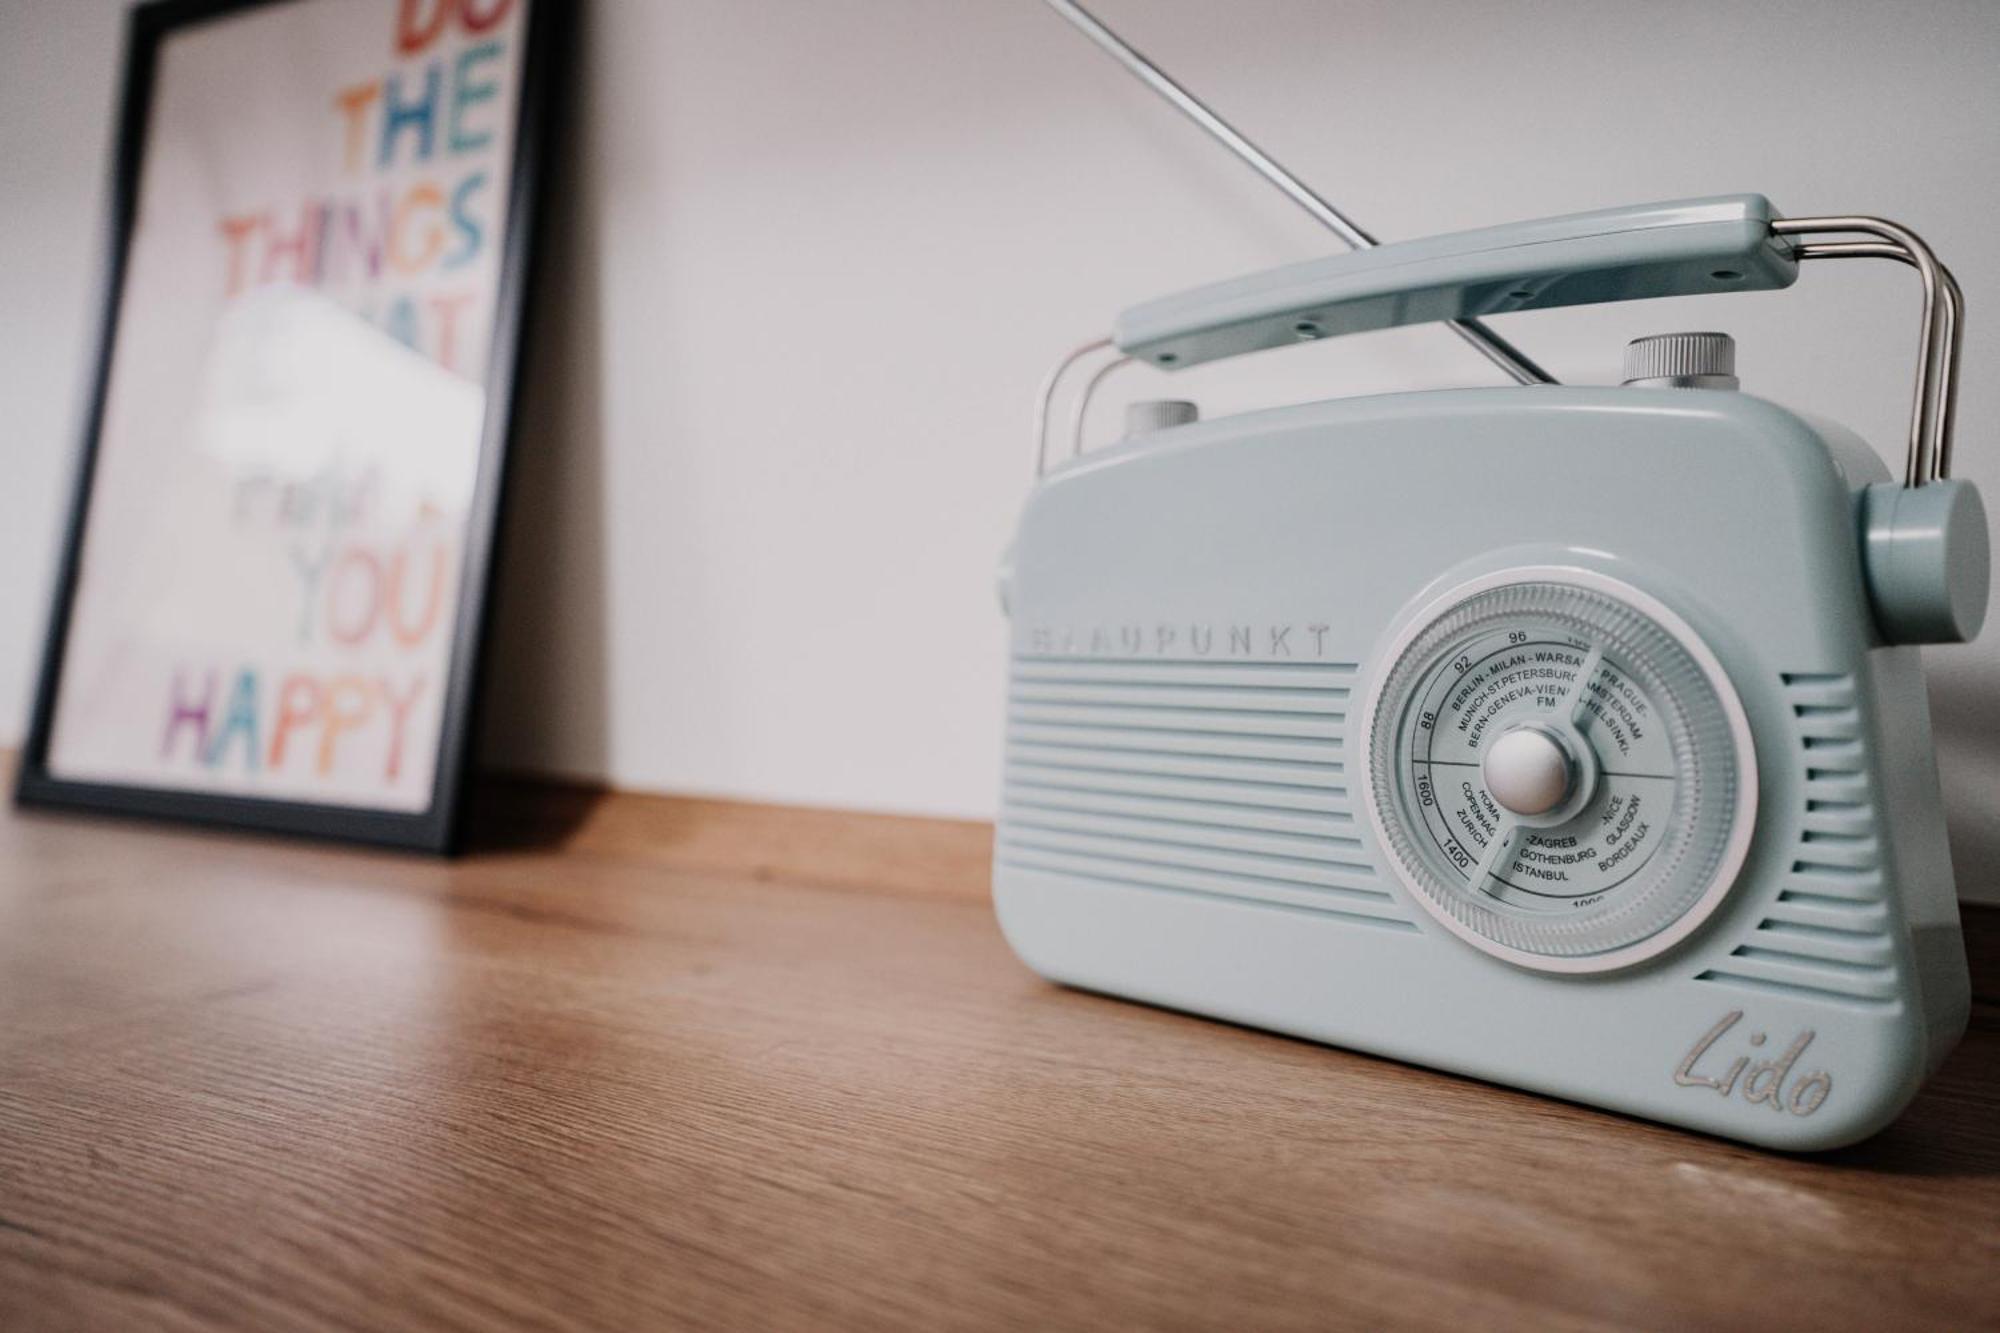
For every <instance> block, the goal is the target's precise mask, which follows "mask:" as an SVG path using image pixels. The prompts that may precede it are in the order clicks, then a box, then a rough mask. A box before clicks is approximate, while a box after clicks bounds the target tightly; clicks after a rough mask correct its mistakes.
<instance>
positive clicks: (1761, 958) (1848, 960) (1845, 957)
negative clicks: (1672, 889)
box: [1699, 675, 1896, 1005]
mask: <svg viewBox="0 0 2000 1333" xmlns="http://www.w3.org/2000/svg"><path fill="white" fill-rule="evenodd" d="M1783 680H1784V683H1785V692H1786V695H1787V697H1788V699H1789V701H1790V703H1791V708H1792V718H1793V721H1794V723H1795V725H1796V727H1797V734H1798V741H1799V745H1798V751H1797V753H1796V755H1795V756H1794V762H1796V763H1798V764H1799V766H1800V767H1801V769H1802V770H1803V772H1804V774H1805V798H1806V808H1805V811H1804V817H1803V822H1802V824H1801V827H1800V834H1799V839H1798V842H1797V843H1796V844H1795V845H1794V846H1793V848H1792V862H1791V866H1790V868H1789V870H1788V871H1787V873H1786V875H1785V878H1784V881H1783V883H1782V885H1781V886H1780V888H1779V891H1778V900H1777V902H1775V903H1774V904H1772V906H1771V908H1770V910H1769V911H1768V912H1766V913H1765V916H1764V919H1763V920H1762V921H1761V922H1760V923H1759V924H1758V926H1757V928H1756V929H1755V930H1753V931H1751V932H1750V934H1749V936H1748V937H1747V938H1746V939H1745V940H1744V941H1743V943H1741V944H1739V945H1738V946H1737V947H1736V948H1735V949H1734V950H1733V951H1732V952H1731V953H1730V955H1729V958H1728V960H1727V962H1725V963H1724V964H1722V965H1720V966H1717V967H1712V968H1710V969H1708V970H1707V971H1705V972H1703V973H1702V974H1701V975H1700V978H1699V979H1700V980H1703V981H1718V982H1724V983H1727V984H1730V985H1735V986H1748V987H1751V988H1754V989H1761V990H1770V991H1778V992H1783V993H1788V994H1793V995H1798V996H1802V997H1805V998H1810V999H1816V1000H1827V999H1833V1000H1848V1001H1855V1002H1859V1003H1863V1004H1870V1005H1874V1004H1890V1003H1893V1002H1894V998H1895V994H1896V990H1895V979H1894V973H1893V971H1892V970H1891V947H1892V946H1891V943H1890V938H1889V929H1888V908H1887V906H1886V898H1887V886H1886V885H1885V883H1884V881H1883V869H1882V843H1881V832H1882V831H1881V826H1880V817H1879V812H1878V811H1877V809H1876V805H1875V799H1874V794H1873V791H1872V788H1871V784H1870V783H1869V781H1868V750H1867V741H1866V739H1865V737H1864V735H1863V732H1862V728H1861V710H1860V709H1859V708H1858V707H1857V706H1856V703H1855V689H1856V686H1855V682H1854V678H1853V677H1852V676H1834V675H1787V676H1785V677H1783Z"/></svg>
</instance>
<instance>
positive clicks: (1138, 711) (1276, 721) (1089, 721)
mask: <svg viewBox="0 0 2000 1333" xmlns="http://www.w3.org/2000/svg"><path fill="white" fill-rule="evenodd" d="M1008 717H1009V718H1010V720H1013V721H1016V722H1044V723H1063V724H1066V725H1073V726H1083V727H1103V728H1106V729H1108V730H1112V731H1146V732H1152V733H1155V734H1159V735H1167V736H1175V735H1180V736H1186V735H1202V734H1214V733H1218V732H1219V733H1222V734H1224V735H1230V736H1300V737H1308V738H1311V739H1314V740H1323V741H1332V742H1335V743H1338V742H1339V740H1340V727H1341V722H1342V719H1341V718H1340V717H1338V716H1320V715H1315V714H1294V713H1260V712H1255V711H1251V710H1247V709H1244V710H1235V709H1219V708H1218V709H1210V708H1145V707H1140V706H1137V705H1127V704H1045V703H1033V702H1026V703H1016V704H1014V706H1013V708H1012V709H1011V710H1010V711H1009V713H1008Z"/></svg>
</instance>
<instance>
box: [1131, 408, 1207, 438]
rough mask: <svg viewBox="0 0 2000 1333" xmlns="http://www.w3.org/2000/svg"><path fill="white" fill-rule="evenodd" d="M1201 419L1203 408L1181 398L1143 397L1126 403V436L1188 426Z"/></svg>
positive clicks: (1135, 436)
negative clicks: (1134, 401)
mask: <svg viewBox="0 0 2000 1333" xmlns="http://www.w3.org/2000/svg"><path fill="white" fill-rule="evenodd" d="M1200 419H1201V409H1200V408H1198V407H1196V406H1195V405H1194V404H1193V403H1190V402H1188V401H1186V400H1185V399H1181V398H1142V399H1140V400H1139V401H1138V402H1136V403H1127V404H1126V405H1125V438H1126V439H1128V440H1130V439H1136V438H1137V437H1139V436H1141V435H1151V434H1152V433H1153V432H1154V431H1156V430H1169V429H1171V428H1173V427H1175V426H1188V425H1192V424H1194V423H1195V422H1196V421H1198V420H1200Z"/></svg>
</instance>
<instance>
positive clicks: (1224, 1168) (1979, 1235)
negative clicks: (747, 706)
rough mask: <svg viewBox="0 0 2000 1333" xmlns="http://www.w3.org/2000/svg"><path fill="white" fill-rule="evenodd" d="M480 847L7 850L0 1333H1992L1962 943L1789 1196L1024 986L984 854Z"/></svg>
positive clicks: (1479, 1098)
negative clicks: (1948, 1007) (1864, 1117)
mask: <svg viewBox="0 0 2000 1333" xmlns="http://www.w3.org/2000/svg"><path fill="white" fill-rule="evenodd" d="M484 808H485V809H486V811H487V816H486V817H487V820H488V822H489V826H491V827H493V828H495V829H497V830H499V831H500V832H501V833H502V834H503V835H504V836H503V837H502V839H501V840H500V841H499V842H498V843H497V844H496V845H493V846H490V847H489V848H488V849H487V850H485V851H482V852H479V853H477V854H475V855H473V856H471V857H469V858H467V859H465V860H463V861H461V862H459V863H456V864H442V863H435V862H426V861H417V860H409V859H402V858H398V857H395V856H390V855H384V854H375V853H367V852H345V851H334V850H325V849H318V848H312V847H306V846H300V845H293V844H285V843H277V842H267V841H258V840H252V839H232V838H221V837H215V836H210V835H203V834H197V833H189V832H180V831H173V830H162V829H155V828H145V827H139V826H128V825H120V824H111V823H98V822H86V821H84V820H82V819H77V818H70V817H61V816H51V815H35V816H23V815H8V816H6V817H4V818H3V819H0V1015H4V1016H5V1022H4V1024H0V1327H4V1328H8V1329H14V1328H20V1329H36V1330H41V1329H60V1328H169V1329H173V1328H196V1327H218V1326H220V1327H235V1328H246V1329H247V1328H255V1329H275V1328H293V1327H298V1328H352V1329H373V1328H384V1327H404V1326H426V1327H445V1328H479V1327H495V1326H518V1327H538V1328H539V1327H548V1328H572V1327H600V1328H630V1327H649V1326H672V1327H686V1328H749V1329H793V1328H819V1327H825V1328H856V1329H864V1328H865V1329H877V1328H885V1327H923V1328H958V1327H965V1328H980V1327H1012V1328H1020V1327H1089V1328H1124V1327H1146V1328H1230V1329H1239V1328H1252V1327H1266V1328H1344V1327H1352V1328H1383V1327H1413V1328H1451V1329H1455V1330H1464V1329H1474V1328H1477V1329H1489V1328H1532V1329H1582V1328H1646V1327H1652V1328H1689V1327H1756V1328H1759V1329H1766V1330H1769V1329H1788V1328H1806V1327H1810V1328H1814V1329H1818V1330H1829V1329H1843V1328H1857V1329H1883V1328H1899V1329H1900V1328H1917V1327H1937V1328H1967V1327H1977V1326H1980V1325H1982V1324H1983V1325H1987V1326H1992V1325H1994V1324H1995V1322H1996V1319H2000V1004H1996V1003H1995V1000H1996V994H1995V988H1994V980H1995V975H1996V972H1995V966H1994V964H1995V963H1996V961H2000V949H1996V944H1997V943H2000V929H1996V922H1995V917H1996V916H2000V914H1996V913H1994V912H1992V911H1990V910H1985V911H1979V912H1976V913H1975V914H1974V916H1973V918H1972V921H1971V925H1972V926H1973V927H1974V938H1975V941H1976V942H1977V951H1978V958H1977V961H1976V964H1975V966H1976V968H1977V972H1976V975H1977V976H1978V977H1979V989H1980V994H1981V1000H1980V1002H1979V1005H1978V1007H1977V1014H1976V1017H1975V1020H1974V1029H1973V1031H1972V1032H1971V1034H1970V1035H1969V1036H1968V1038H1967V1039H1966V1042H1965V1044H1964V1045H1963V1046H1962V1047H1961V1048H1960V1050H1959V1051H1958V1052H1957V1054H1956V1055H1955V1056H1954V1058H1953V1059H1952V1061H1951V1062H1950V1063H1949V1064H1948V1065H1947V1067H1946V1068H1945V1070H1944V1071H1943V1073H1942V1074H1941V1075H1940V1077H1939V1078H1938V1079H1937V1080H1935V1082H1934V1083H1933V1084H1932V1086H1931V1087H1930V1088H1929V1089H1928V1090H1927V1091H1926V1092H1925V1093H1924V1095H1923V1096H1922V1098H1921V1099H1920V1100H1919V1101H1918V1103H1917V1104H1916V1106H1915V1107H1914V1108H1913V1109H1912V1110H1911V1111H1910V1113H1909V1114H1908V1115H1907V1116H1906V1117H1905V1118H1904V1119H1903V1120H1902V1121H1901V1122H1899V1123H1898V1124H1897V1125H1896V1126H1894V1127H1893V1128H1892V1129H1891V1130H1890V1131H1888V1132H1887V1133H1885V1134H1884V1135H1882V1136H1880V1137H1878V1138H1877V1139H1875V1140H1874V1141H1872V1142H1870V1143H1868V1144H1865V1145H1862V1146H1860V1147H1858V1148H1855V1149H1850V1150H1847V1151H1844V1152H1840V1153H1835V1154H1830V1155H1826V1156H1823V1157H1818V1158H1814V1159H1808V1160H1796V1159H1786V1158H1781V1157H1775V1156H1772V1155H1768V1154H1765V1153H1761V1152H1758V1151H1755V1150H1753V1149H1749V1148H1744V1147H1738V1146H1735V1145H1732V1144H1728V1143H1723V1142H1720V1141H1716V1140H1711V1139H1705V1138H1701V1137H1697V1136H1693V1135H1689V1134H1685V1133H1680V1132H1676V1131H1673V1130H1668V1129H1664V1128H1660V1127H1656V1126H1652V1125H1647V1124H1644V1123H1640V1122H1637V1121H1631V1120H1626V1119H1621V1118H1619V1117H1616V1116H1610V1115H1605V1114H1601V1113H1598V1112H1594V1111H1590V1110H1585V1109H1582V1108H1578V1107H1573V1106H1568V1105H1564V1104H1560V1103H1556V1102H1551V1101H1547V1100H1543V1099H1540V1098H1536V1097H1532V1096H1528V1095H1526V1094H1520V1093H1515V1092H1511V1091H1508V1090H1506V1089H1502V1088H1496V1087H1492V1086H1488V1085H1485V1084H1481V1083H1476V1082H1472V1081H1469V1080H1465V1079H1460V1078H1453V1077H1450V1076H1447V1075H1442V1074H1436V1073H1431V1072H1427V1071H1424V1070H1420V1069H1413V1068H1407V1067H1404V1066H1401V1065H1397V1064H1394V1063H1391V1062H1388V1061H1384V1060H1377V1059H1371V1058H1368V1057H1365V1056H1359V1055H1353V1054H1349V1053H1345V1052H1340V1051H1333V1050H1327V1049H1323V1048H1320V1047H1315V1046H1311V1045H1307V1044H1305V1043H1301V1042H1295V1041H1289V1040H1286V1039H1283V1038H1279V1037H1274V1036H1269V1035H1266V1034H1262V1033H1257V1032H1251V1031H1246V1030H1242V1029H1237V1028H1232V1027H1228V1026H1225V1025H1222V1024H1218V1023H1212V1022H1206V1021H1202V1020H1197V1019H1192V1018H1187V1017H1182V1016H1177V1015H1174V1014H1169V1013H1164V1012H1160V1011H1157V1010H1152V1009H1147V1008H1143V1007H1140V1006H1137V1005H1132V1004H1125V1003H1121V1002H1118V1001H1114V1000H1110V999H1104V998H1100V997H1096V996H1091V995H1085V994H1078V993H1074V992H1068V991H1063V990H1059V989H1057V988H1055V987H1052V986H1049V985H1046V984H1044V983H1042V982H1040V981H1039V980H1037V979H1036V978H1034V977H1033V976H1031V975H1030V974H1029V973H1028V972H1026V971H1025V970H1024V969H1022V968H1021V967H1020V966H1019V965H1018V964H1017V963H1016V962H1015V961H1014V960H1013V959H1012V957H1011V956H1010V955H1009V954H1008V953H1007V951H1006V947H1005V945H1004V943H1003V942H1002V941H1001V939H1000V937H999V934H998V932H997V930H996V929H995V927H994V924H993V921H992V917H991V914H990V912H989V910H988V908H987V906H986V902H985V897H984V867H983V864H982V856H983V854H982V853H981V852H980V851H979V850H978V849H979V848H980V846H981V838H982V837H983V833H982V831H981V830H980V829H979V828H978V826H956V827H953V826H944V827H938V826H927V825H926V824H925V823H924V822H923V821H898V820H886V821H884V820H876V819H871V818H867V817H847V816H835V815H828V814H825V813H823V812H785V811H773V810H754V809H746V808H742V807H728V806H726V805H724V804H723V803H714V802H701V803H687V802H675V801H662V800H649V799H646V798H636V797H612V798H603V797H598V796H592V795H590V794H589V793H583V792H576V791H570V792H553V793H551V792H540V793H537V792H533V791H527V792H524V791H522V790H519V789H516V790H512V791H504V792H502V793H500V794H499V795H498V796H496V797H495V798H493V799H492V800H490V801H489V802H488V803H487V805H486V806H485V807H484ZM510 812H511V813H510ZM822 857H823V858H824V859H822Z"/></svg>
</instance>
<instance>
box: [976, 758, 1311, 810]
mask: <svg viewBox="0 0 2000 1333" xmlns="http://www.w3.org/2000/svg"><path fill="white" fill-rule="evenodd" d="M1008 771H1009V773H1010V774H1011V775H1012V777H1011V783H1010V785H1012V784H1013V783H1018V784H1020V785H1021V786H1024V787H1036V788H1040V789H1042V790H1046V791H1064V792H1067V791H1076V792H1092V793H1097V792H1103V793H1111V794H1117V795H1130V796H1166V797H1171V798H1173V799H1175V800H1190V801H1206V802H1208V803H1210V804H1213V805H1215V806H1216V807H1217V811H1216V813H1217V815H1218V816H1219V817H1222V818H1227V816H1228V814H1229V812H1230V811H1231V810H1234V809H1235V808H1237V807H1238V806H1251V807H1254V808H1263V809H1270V808H1273V807H1275V808H1278V809H1282V810H1325V809H1329V808H1332V807H1330V806H1329V805H1328V801H1329V799H1332V798H1344V796H1345V794H1346V793H1345V791H1344V789H1343V788H1339V787H1295V786H1285V785H1282V784H1278V783H1270V782H1250V781H1247V780H1241V779H1230V780H1227V781H1217V780H1214V779H1205V778H1189V777H1179V776H1174V775H1155V774H1149V773H1126V772H1107V771H1103V770H1098V769H1087V768H1082V769H1063V768H1049V767H1046V766H1042V765H1036V764H1015V765H1012V766H1011V767H1010V768H1009V770H1008Z"/></svg>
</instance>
